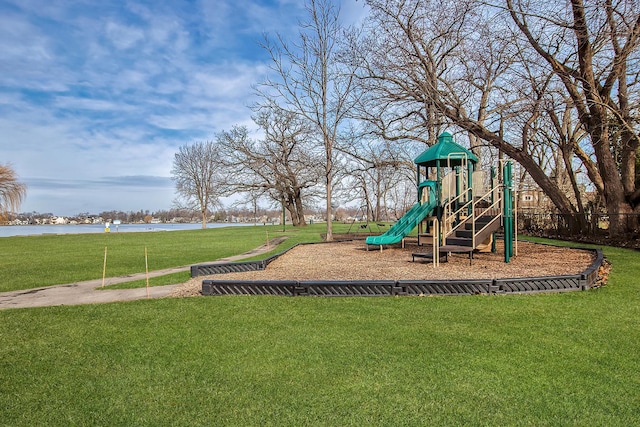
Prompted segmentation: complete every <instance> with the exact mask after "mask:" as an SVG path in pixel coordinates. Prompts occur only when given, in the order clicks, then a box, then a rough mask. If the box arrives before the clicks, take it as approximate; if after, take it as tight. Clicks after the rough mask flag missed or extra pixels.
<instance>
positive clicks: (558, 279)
mask: <svg viewBox="0 0 640 427" xmlns="http://www.w3.org/2000/svg"><path fill="white" fill-rule="evenodd" d="M303 244H315V243H303ZM536 244H537V243H536ZM296 246H298V245H295V246H292V247H291V248H289V249H287V250H285V251H283V252H280V253H278V254H276V255H273V256H271V257H269V258H266V259H264V260H262V261H245V262H232V263H216V264H201V265H194V266H192V267H191V277H197V276H203V275H213V274H222V273H229V272H244V271H258V270H264V269H265V268H266V267H267V265H268V264H269V263H270V262H271V261H273V260H274V259H276V258H278V257H279V256H281V255H283V254H285V253H286V252H288V251H289V250H291V249H293V248H295V247H296ZM572 249H581V250H586V251H592V252H595V253H596V258H595V260H594V261H593V262H592V263H591V265H589V267H587V268H586V269H585V270H584V271H583V272H582V273H580V274H572V275H566V276H544V277H518V278H511V279H477V280H346V281H341V280H331V281H328V280H300V281H297V280H210V279H208V280H203V281H202V295H212V296H213V295H279V296H325V297H336V296H405V295H414V296H416V295H479V294H482V295H491V294H508V293H514V294H523V293H524V294H528V293H545V292H568V291H579V290H587V289H590V288H592V287H593V285H594V284H595V283H596V282H597V280H598V269H599V268H600V266H601V265H602V263H603V261H604V255H603V253H602V250H601V249H589V248H572Z"/></svg>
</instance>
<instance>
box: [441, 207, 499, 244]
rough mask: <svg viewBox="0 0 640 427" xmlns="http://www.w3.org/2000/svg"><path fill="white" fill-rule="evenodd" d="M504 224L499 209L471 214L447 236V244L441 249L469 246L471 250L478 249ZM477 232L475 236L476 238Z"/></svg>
mask: <svg viewBox="0 0 640 427" xmlns="http://www.w3.org/2000/svg"><path fill="white" fill-rule="evenodd" d="M501 226H502V213H501V212H500V211H499V210H495V212H492V211H491V210H489V211H485V212H484V214H483V215H482V216H478V217H475V216H470V217H467V218H466V219H464V220H463V221H462V222H461V223H460V224H459V225H458V226H457V227H455V228H454V229H453V231H452V233H451V234H450V235H449V236H447V237H446V239H445V244H444V245H443V246H442V247H441V249H443V250H446V248H447V247H468V248H469V249H470V250H473V249H478V248H479V247H482V246H484V245H486V243H485V242H487V241H488V240H489V239H490V237H491V236H492V235H493V233H494V232H495V231H497V230H498V229H499V228H500V227H501ZM474 233H475V238H474Z"/></svg>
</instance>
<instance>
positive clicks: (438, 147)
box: [414, 132, 478, 167]
mask: <svg viewBox="0 0 640 427" xmlns="http://www.w3.org/2000/svg"><path fill="white" fill-rule="evenodd" d="M465 157H466V158H467V161H469V162H471V163H474V164H475V163H478V157H476V155H475V154H473V153H472V152H471V151H469V150H467V149H466V148H464V147H463V146H462V145H460V144H457V143H455V142H454V141H453V136H451V134H450V133H448V132H443V133H442V134H440V136H439V137H438V142H437V143H436V144H434V145H432V146H431V147H429V148H428V149H426V150H425V151H424V152H423V153H422V154H420V155H419V156H418V157H416V159H415V160H414V162H415V163H416V164H417V165H420V166H427V167H434V166H437V164H436V162H437V161H439V160H440V166H447V160H448V161H449V163H448V164H449V165H451V166H461V165H462V159H463V158H465Z"/></svg>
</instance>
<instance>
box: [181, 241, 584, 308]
mask: <svg viewBox="0 0 640 427" xmlns="http://www.w3.org/2000/svg"><path fill="white" fill-rule="evenodd" d="M497 246H498V251H497V253H490V252H489V253H475V254H474V255H473V262H472V265H469V258H468V256H467V254H451V255H450V256H449V257H448V262H441V263H440V266H439V267H434V266H433V264H432V262H431V261H428V260H418V259H416V262H412V257H411V254H412V253H414V252H429V251H430V248H429V247H428V246H418V245H417V242H415V240H413V241H411V240H409V241H407V242H406V244H405V248H401V247H390V248H384V250H383V251H380V250H379V249H378V248H377V247H376V248H373V247H372V248H370V250H367V247H366V245H365V243H364V241H362V240H356V241H345V242H335V243H322V244H314V245H301V246H297V247H295V248H293V249H292V250H290V251H289V252H287V253H286V254H284V255H282V256H280V257H279V258H277V259H275V260H274V261H272V262H271V263H270V264H269V265H268V267H267V269H266V270H263V271H252V272H243V273H227V274H217V275H213V276H200V277H196V278H193V279H191V280H190V281H188V282H187V283H185V284H184V285H182V286H180V287H179V288H178V289H177V290H176V292H175V293H174V296H191V295H199V294H200V291H201V287H202V280H204V279H213V280H215V279H224V280H384V279H388V280H434V279H435V280H456V279H458V280H466V279H500V278H517V277H540V276H559V275H568V274H579V273H581V272H583V271H584V270H585V269H586V268H587V267H588V266H589V265H590V264H591V263H592V262H593V260H594V254H593V252H591V251H585V250H580V249H570V248H560V247H556V246H548V245H541V244H535V243H528V242H518V245H517V256H514V257H513V258H511V260H510V262H509V263H505V262H504V251H503V244H502V242H501V241H499V242H498V245H497Z"/></svg>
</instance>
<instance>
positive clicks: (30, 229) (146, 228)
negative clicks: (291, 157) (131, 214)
mask: <svg viewBox="0 0 640 427" xmlns="http://www.w3.org/2000/svg"><path fill="white" fill-rule="evenodd" d="M248 225H251V226H252V225H253V223H239V224H236V223H231V224H229V223H211V224H207V228H221V227H243V226H244V227H246V226H248ZM201 228H202V224H200V223H197V224H120V225H118V227H117V228H116V226H115V225H113V224H111V226H110V227H109V230H110V232H111V233H133V232H137V233H140V232H153V231H176V230H198V229H201ZM104 232H105V231H104V224H78V225H3V226H0V237H10V236H35V235H43V234H81V233H104Z"/></svg>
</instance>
